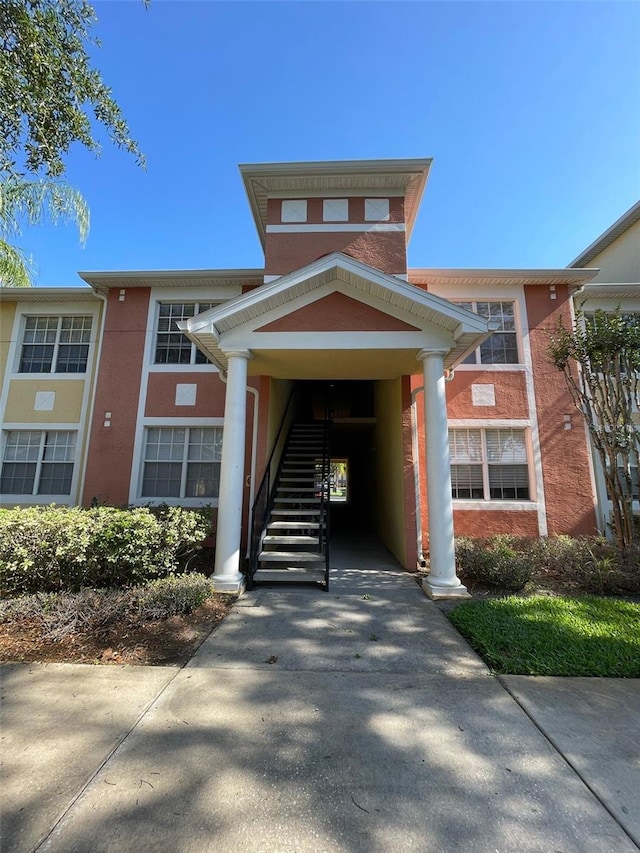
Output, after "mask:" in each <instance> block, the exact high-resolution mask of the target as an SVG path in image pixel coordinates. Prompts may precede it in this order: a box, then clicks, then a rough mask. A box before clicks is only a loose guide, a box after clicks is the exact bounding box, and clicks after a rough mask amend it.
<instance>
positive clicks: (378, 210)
mask: <svg viewBox="0 0 640 853" xmlns="http://www.w3.org/2000/svg"><path fill="white" fill-rule="evenodd" d="M388 219H389V199H388V198H365V200H364V221H365V222H386V221H387V220H388Z"/></svg>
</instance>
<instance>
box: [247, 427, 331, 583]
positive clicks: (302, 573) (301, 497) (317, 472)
mask: <svg viewBox="0 0 640 853" xmlns="http://www.w3.org/2000/svg"><path fill="white" fill-rule="evenodd" d="M324 452H325V426H324V424H322V423H319V424H318V423H294V424H293V426H292V427H291V431H290V433H289V437H288V439H287V443H286V446H285V449H284V452H283V454H282V460H281V463H280V468H279V471H278V476H277V480H276V488H275V493H274V496H273V502H272V506H271V509H270V511H269V512H268V514H267V517H266V519H265V523H264V527H263V531H262V537H261V545H260V552H259V554H258V566H257V571H256V572H255V574H254V577H253V581H254V583H260V582H268V583H273V582H278V581H285V582H301V581H302V582H311V583H321V584H325V583H326V576H325V575H326V555H327V552H326V548H327V541H326V533H327V517H326V516H327V512H328V498H329V494H328V492H329V486H328V481H327V480H328V477H327V474H328V471H325V472H324V475H323V461H322V460H323V453H324ZM325 467H326V465H325ZM323 491H324V500H323Z"/></svg>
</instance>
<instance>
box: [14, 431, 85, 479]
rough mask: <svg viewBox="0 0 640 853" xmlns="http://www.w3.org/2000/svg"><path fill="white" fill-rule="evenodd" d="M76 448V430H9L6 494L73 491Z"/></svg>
mask: <svg viewBox="0 0 640 853" xmlns="http://www.w3.org/2000/svg"><path fill="white" fill-rule="evenodd" d="M75 448H76V434H75V432H69V431H61V430H55V431H46V432H45V431H42V432H41V431H40V430H11V431H10V432H7V433H6V440H5V445H4V453H3V456H2V475H1V477H0V492H1V493H2V494H4V495H69V494H71V480H72V477H73V460H74V456H75Z"/></svg>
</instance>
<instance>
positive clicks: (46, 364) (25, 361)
mask: <svg viewBox="0 0 640 853" xmlns="http://www.w3.org/2000/svg"><path fill="white" fill-rule="evenodd" d="M52 361H53V344H25V345H24V346H23V347H22V355H21V357H20V367H19V368H18V372H19V373H51V362H52Z"/></svg>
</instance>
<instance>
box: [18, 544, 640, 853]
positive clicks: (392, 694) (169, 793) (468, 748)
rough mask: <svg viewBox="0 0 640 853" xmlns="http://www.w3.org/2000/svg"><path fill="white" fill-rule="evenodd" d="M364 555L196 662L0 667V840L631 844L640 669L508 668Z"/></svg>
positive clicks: (293, 847)
mask: <svg viewBox="0 0 640 853" xmlns="http://www.w3.org/2000/svg"><path fill="white" fill-rule="evenodd" d="M353 562H354V564H353V565H346V564H343V565H342V566H340V567H339V570H338V571H336V572H335V573H334V574H335V575H336V578H335V580H334V582H333V584H332V588H331V592H330V593H323V592H321V591H319V590H316V589H286V590H283V589H260V590H258V591H257V592H254V593H250V594H248V595H246V596H245V597H244V598H243V599H242V600H241V601H240V602H239V603H238V605H237V606H236V607H235V608H234V610H233V612H232V613H231V615H230V616H229V617H228V618H227V619H226V620H225V621H224V623H222V625H221V626H220V627H219V628H218V630H216V631H215V632H214V633H213V634H212V635H211V636H210V637H209V639H208V640H207V641H206V642H205V643H204V644H203V646H202V647H201V648H200V650H199V651H198V653H197V654H196V655H195V657H194V658H193V659H192V660H191V662H190V663H189V665H188V666H187V667H185V668H183V669H175V668H169V667H162V668H151V667H91V666H73V665H55V664H51V665H40V666H33V665H17V664H16V665H7V666H5V667H3V670H2V695H3V740H2V745H3V753H4V756H5V768H4V770H3V779H2V788H3V796H2V808H3V811H4V820H3V826H2V833H3V836H2V837H3V841H2V850H3V851H12V853H13V851H29V850H35V849H37V850H48V851H64V853H71V851H82V853H99V851H118V852H119V851H141V850H153V851H172V853H201V852H202V853H205V851H207V853H208V851H225V853H226V851H278V853H280V851H314V853H317V851H345V853H346V851H349V852H351V851H353V853H356V851H363V853H364V851H367V853H369V852H370V851H380V853H383V851H393V853H396V851H400V852H401V851H412V853H413V851H438V852H439V851H474V853H480V852H481V851H482V852H484V851H487V853H489V851H491V853H495V851H500V852H501V853H502V852H503V851H504V853H507V851H508V852H509V853H512V851H516V850H517V851H562V853H572V851H575V853H587V851H594V853H596V851H597V853H606V851H615V853H625V851H637V850H638V849H639V847H638V845H639V844H640V778H639V777H640V761H639V756H640V722H639V719H638V717H639V714H638V709H639V708H640V683H639V682H638V681H621V680H611V681H606V682H604V681H602V680H595V679H594V680H592V679H522V678H515V677H513V678H511V677H510V678H505V679H503V683H501V682H500V681H499V680H498V679H496V678H494V677H492V676H491V675H490V674H489V672H488V671H487V669H486V668H485V666H484V664H483V663H482V662H481V661H480V660H479V659H478V658H477V656H476V655H475V654H474V653H473V652H472V651H471V650H470V649H469V647H468V646H467V644H466V643H465V642H464V641H463V640H462V639H461V638H460V636H459V635H458V634H457V632H456V631H455V630H454V629H453V627H452V626H451V625H450V624H449V623H448V621H447V620H446V619H445V617H444V616H443V614H442V613H441V612H440V610H439V609H438V608H437V607H436V606H435V605H434V604H433V603H432V602H430V601H429V600H428V599H427V598H426V597H425V596H424V595H423V594H422V593H421V591H420V589H419V587H418V586H417V584H416V583H415V582H414V581H413V580H412V579H411V577H410V576H408V575H406V574H404V573H402V572H398V571H395V570H394V569H393V565H392V564H387V563H386V562H384V561H382V559H380V560H379V561H378V562H379V565H380V568H371V569H368V570H363V569H360V568H358V564H359V565H362V564H363V563H364V560H358V561H353ZM366 564H367V565H369V566H370V565H371V560H368V561H367V562H366ZM503 685H504V686H503ZM514 697H515V698H514ZM516 699H517V701H516Z"/></svg>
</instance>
